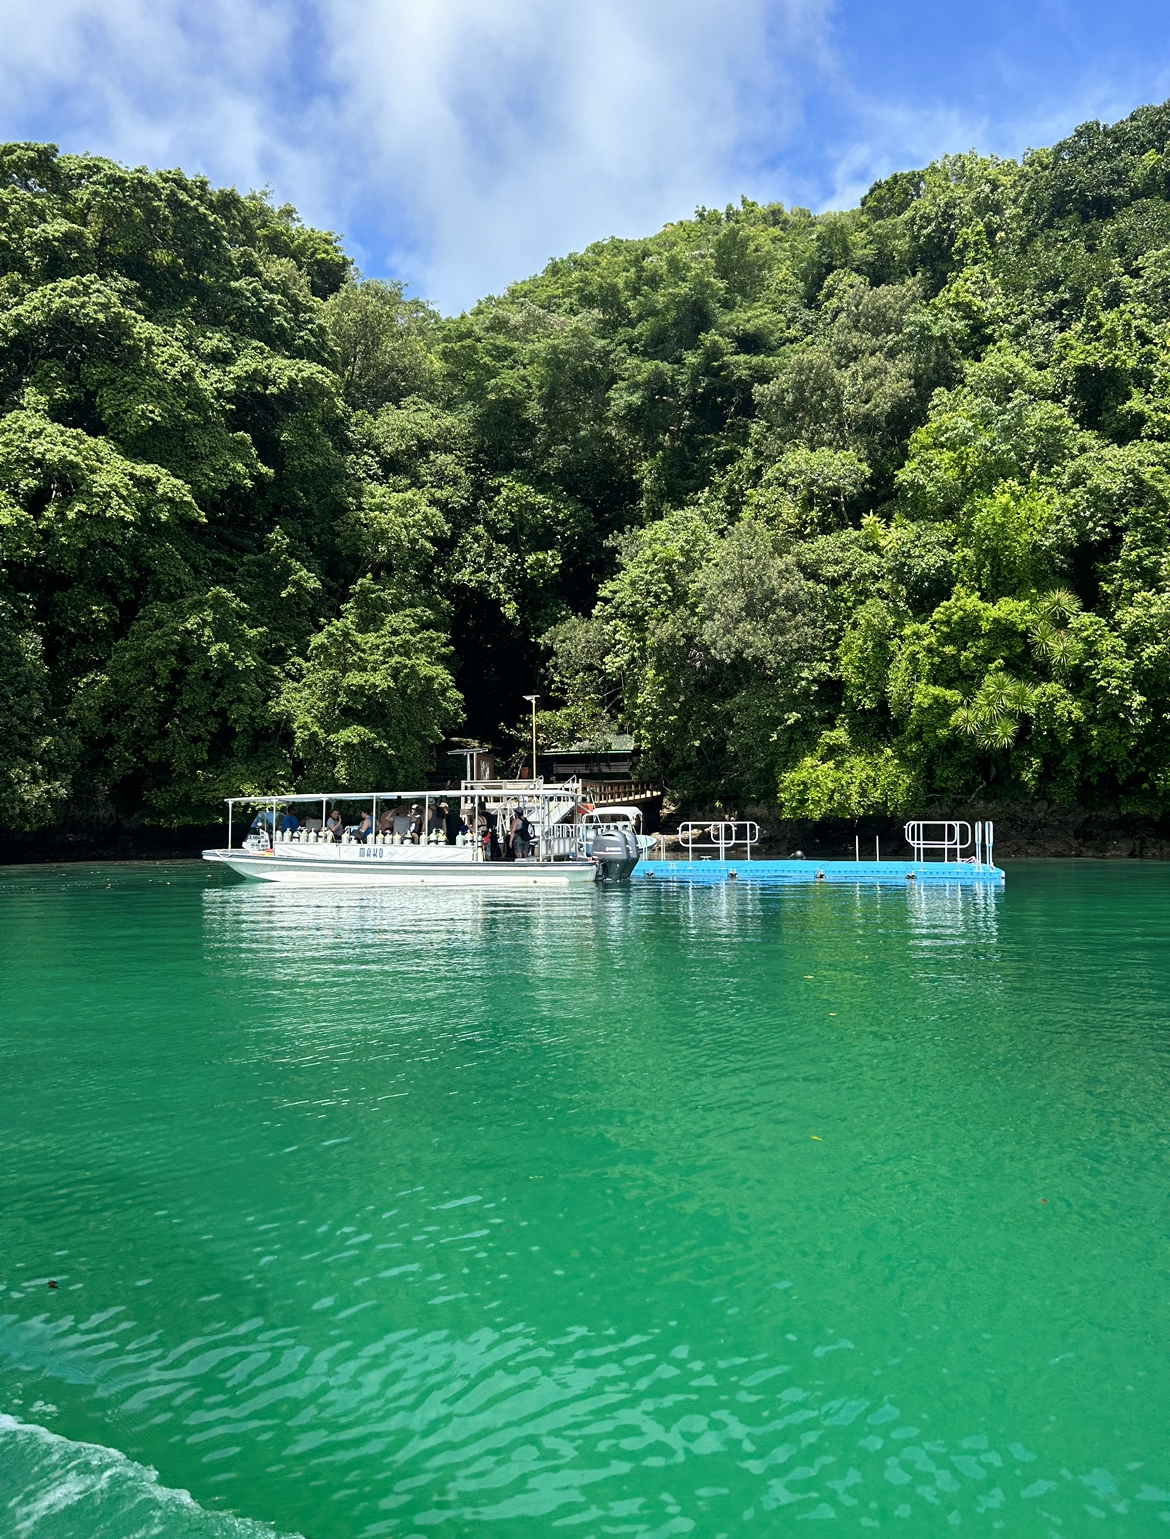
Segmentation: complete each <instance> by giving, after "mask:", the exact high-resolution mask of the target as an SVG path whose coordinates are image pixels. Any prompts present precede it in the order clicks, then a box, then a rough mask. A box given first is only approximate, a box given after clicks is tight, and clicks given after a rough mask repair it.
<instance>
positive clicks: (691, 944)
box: [0, 862, 1170, 1539]
mask: <svg viewBox="0 0 1170 1539" xmlns="http://www.w3.org/2000/svg"><path fill="white" fill-rule="evenodd" d="M0 909H2V913H3V920H4V927H3V933H4V937H5V941H6V945H5V955H4V968H3V972H4V981H3V992H2V996H0V999H2V1006H0V1048H2V1054H3V1056H2V1060H0V1061H2V1066H3V1067H2V1072H0V1247H2V1248H0V1283H2V1284H3V1294H2V1296H0V1533H2V1534H3V1535H5V1536H8V1535H20V1536H28V1539H59V1536H86V1539H90V1536H99V1539H100V1536H106V1535H108V1536H110V1539H128V1536H131V1535H135V1536H136V1535H145V1534H161V1535H165V1536H168V1539H169V1536H174V1535H191V1536H206V1535H212V1536H217V1539H218V1536H221V1535H222V1536H233V1535H244V1534H258V1533H259V1532H261V1529H260V1528H258V1527H256V1526H255V1525H267V1524H271V1525H274V1526H275V1527H276V1528H277V1529H279V1530H280V1531H282V1532H286V1533H290V1534H300V1535H305V1536H310V1539H370V1536H374V1535H382V1534H386V1535H391V1536H394V1539H409V1536H412V1535H413V1536H431V1535H441V1536H446V1539H458V1536H464V1535H468V1536H470V1535H483V1536H485V1539H486V1536H488V1535H498V1536H500V1539H512V1536H516V1539H529V1536H532V1539H536V1536H540V1539H545V1536H550V1539H551V1536H557V1535H564V1536H566V1539H595V1536H596V1539H600V1536H602V1535H636V1536H642V1539H651V1536H655V1539H657V1536H666V1535H677V1534H685V1533H693V1534H695V1535H696V1536H701V1539H716V1536H719V1535H724V1536H732V1535H736V1536H738V1535H741V1534H745V1535H751V1534H753V1533H759V1534H772V1533H778V1532H787V1531H791V1530H793V1528H794V1525H800V1524H801V1523H803V1522H805V1521H814V1522H825V1523H828V1524H835V1525H836V1526H837V1528H838V1529H847V1530H851V1531H852V1530H858V1529H864V1530H872V1529H875V1528H880V1529H883V1530H886V1531H888V1532H892V1533H895V1534H899V1535H903V1536H906V1539H913V1536H917V1535H926V1534H940V1535H941V1534H948V1533H950V1532H952V1531H953V1529H954V1528H956V1527H959V1528H961V1530H962V1531H963V1532H971V1533H975V1534H983V1533H988V1534H990V1533H993V1532H996V1531H1002V1532H1003V1533H1004V1534H1005V1535H1009V1536H1012V1539H1015V1536H1021V1539H1027V1536H1032V1535H1037V1536H1048V1535H1059V1536H1068V1535H1080V1534H1093V1533H1098V1532H1107V1531H1118V1532H1123V1533H1127V1534H1130V1533H1132V1534H1162V1533H1165V1532H1166V1525H1167V1523H1168V1522H1170V1436H1168V1432H1167V1428H1168V1427H1170V1383H1168V1377H1167V1372H1168V1370H1167V1362H1166V1353H1165V1336H1166V1327H1167V1305H1168V1302H1170V1287H1168V1284H1170V1243H1168V1233H1167V1221H1168V1201H1167V1196H1168V1180H1167V1178H1168V1176H1170V1121H1168V1117H1167V1109H1168V1107H1170V1095H1168V1092H1170V867H1167V866H1158V865H1136V864H1124V865H1123V864H1109V865H1101V864H1088V863H1085V864H1074V863H1056V862H1051V863H1034V864H1027V863H1022V864H1017V865H1012V866H1010V867H1009V870H1008V881H1007V886H1006V889H1005V891H1003V892H1002V893H998V894H997V893H992V892H988V891H977V890H974V889H967V890H957V889H954V890H952V889H946V888H939V889H931V888H929V887H922V888H920V889H919V890H910V891H905V890H901V889H893V888H891V889H886V890H880V891H879V890H874V889H866V890H860V889H858V890H855V889H852V888H846V887H827V886H820V887H814V886H809V887H802V888H793V887H788V888H778V889H770V890H765V889H758V888H752V887H748V886H746V885H745V884H742V883H741V884H740V885H739V886H738V887H736V886H733V885H732V886H715V887H706V888H695V889H689V888H685V887H665V886H663V885H653V884H649V883H647V884H644V885H635V886H633V887H631V888H630V889H628V890H625V891H587V892H570V893H564V894H530V893H524V894H500V893H497V894H480V893H470V894H467V893H449V894H443V893H431V892H403V893H377V894H352V893H351V894H343V893H326V894H314V893H312V892H296V891H278V890H275V889H271V888H264V887H260V886H253V885H245V884H242V883H239V882H237V881H235V880H234V879H232V878H230V877H228V876H226V875H225V874H222V873H216V872H214V871H212V870H210V869H208V868H204V867H201V866H197V865H191V864H186V865H181V866H180V865H174V866H166V867H164V866H138V867H128V866H94V867H89V868H83V867H69V868H65V867H56V868H40V869H29V868H26V869H20V870H17V869H8V870H6V871H4V872H0ZM50 1278H52V1279H53V1280H54V1281H55V1282H56V1283H57V1284H58V1286H57V1287H56V1288H52V1289H51V1288H49V1286H48V1279H50ZM184 1493H189V1495H185V1494H184ZM795 1532H796V1533H797V1534H798V1535H799V1533H800V1532H801V1530H800V1528H799V1526H797V1527H796V1528H795Z"/></svg>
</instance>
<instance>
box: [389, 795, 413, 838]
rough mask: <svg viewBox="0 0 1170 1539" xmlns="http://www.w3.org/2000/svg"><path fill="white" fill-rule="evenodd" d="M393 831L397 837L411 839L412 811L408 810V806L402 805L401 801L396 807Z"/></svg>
mask: <svg viewBox="0 0 1170 1539" xmlns="http://www.w3.org/2000/svg"><path fill="white" fill-rule="evenodd" d="M393 832H394V835H395V837H396V838H399V839H409V838H410V813H409V812H407V810H406V808H405V807H404V806H402V804H401V803H399V804H398V805H397V806H396V807H395V808H394V828H393Z"/></svg>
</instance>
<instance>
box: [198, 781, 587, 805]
mask: <svg viewBox="0 0 1170 1539" xmlns="http://www.w3.org/2000/svg"><path fill="white" fill-rule="evenodd" d="M580 789H581V788H580V783H579V782H578V781H577V780H575V779H574V780H567V781H563V782H557V783H554V784H546V783H545V781H544V780H543V778H541V779H537V780H464V781H461V782H460V784H459V785H457V786H446V787H438V788H435V789H433V790H423V791H269V792H268V793H267V794H257V795H254V796H225V797H224V801H225V802H226V803H227V805H228V806H229V807H271V806H273V805H276V806H278V807H285V806H288V805H289V804H290V803H291V802H369V801H379V802H408V801H413V802H420V801H424V800H426V801H435V800H439V801H442V799H443V798H444V797H461V798H463V799H464V800H467V799H469V798H472V797H478V798H479V799H480V800H481V801H483V800H488V799H491V798H494V797H507V798H511V799H515V798H516V797H522V798H527V799H528V800H529V801H536V800H539V799H545V800H548V799H554V798H555V799H556V800H558V801H560V800H564V799H566V798H576V797H577V796H578V795H579V794H580Z"/></svg>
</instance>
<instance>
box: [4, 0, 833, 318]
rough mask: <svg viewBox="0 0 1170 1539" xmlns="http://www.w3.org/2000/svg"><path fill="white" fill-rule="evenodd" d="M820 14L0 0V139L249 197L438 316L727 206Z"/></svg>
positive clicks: (670, 1) (806, 62) (682, 6)
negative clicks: (338, 238)
mask: <svg viewBox="0 0 1170 1539" xmlns="http://www.w3.org/2000/svg"><path fill="white" fill-rule="evenodd" d="M826 4H827V0H731V3H728V0H722V3H720V0H624V3H623V0H580V3H577V4H575V5H571V6H566V5H565V4H564V3H563V0H315V4H314V5H312V6H311V7H309V8H306V9H302V10H300V11H293V10H292V9H291V8H287V7H282V6H279V5H276V4H273V3H266V0H205V3H202V4H198V5H197V4H194V3H191V0H155V3H153V4H151V3H148V0H101V3H98V0H46V3H43V4H34V3H32V0H8V4H6V5H5V7H4V11H3V18H2V20H0V100H3V102H4V103H5V107H4V109H3V121H2V122H0V131H3V132H4V133H5V134H6V135H12V134H23V133H32V134H34V135H35V136H38V137H49V138H57V139H59V140H60V141H61V142H62V143H63V144H64V145H65V146H66V147H67V148H69V149H91V150H93V151H95V152H99V153H103V154H110V155H113V156H115V157H116V158H118V159H122V160H126V161H128V162H130V163H132V164H139V163H143V162H146V163H150V164H155V165H158V164H182V165H183V166H184V168H185V169H188V170H192V171H196V170H197V171H204V172H205V173H206V174H208V175H210V176H212V177H214V178H216V179H217V180H227V181H233V182H236V183H238V184H239V185H241V186H256V185H261V184H263V183H265V182H271V183H273V185H274V187H275V189H276V192H277V194H278V196H281V197H288V198H290V199H291V200H292V201H294V202H296V203H298V205H299V206H300V207H301V208H302V209H303V211H304V212H305V214H306V216H307V217H311V218H314V219H316V220H321V221H322V222H328V223H331V224H333V225H335V226H339V227H342V228H349V229H353V228H354V226H355V223H356V225H357V227H358V229H359V232H360V235H359V238H363V237H364V245H365V247H366V249H365V250H359V257H360V258H361V259H362V260H363V264H364V265H366V266H367V267H368V268H369V270H371V271H381V270H384V265H385V264H386V263H387V262H390V263H392V264H393V265H394V266H396V268H397V270H398V271H400V272H402V271H405V272H406V273H407V274H409V275H410V276H411V277H413V278H415V280H416V286H417V287H418V289H419V290H420V291H421V292H423V293H427V294H429V295H430V296H431V297H433V298H435V299H437V300H438V301H439V302H440V303H442V304H443V305H444V306H446V307H451V306H453V305H459V304H464V303H468V302H470V301H471V300H472V299H473V298H474V297H475V296H476V295H478V294H480V293H483V292H485V291H486V290H489V289H496V288H500V287H503V286H504V285H505V284H506V283H507V282H508V281H509V280H511V279H512V278H515V277H517V276H520V275H522V274H524V273H526V272H529V271H531V270H533V269H534V268H536V267H539V266H541V265H543V263H544V261H545V260H547V258H548V257H549V256H551V255H553V254H554V253H558V252H562V251H565V250H568V249H571V248H573V247H579V246H581V245H583V244H585V243H587V242H588V241H590V240H593V239H596V238H598V237H599V236H601V235H605V234H610V233H621V234H634V233H640V232H642V231H645V230H647V229H652V228H654V227H655V226H656V225H657V224H660V223H662V222H663V221H664V220H665V219H667V218H671V217H678V216H679V215H680V214H685V213H688V212H689V211H690V209H691V207H693V205H694V204H695V203H696V202H701V201H706V202H718V201H720V200H723V199H725V198H728V197H734V196H736V195H737V194H738V193H739V192H740V191H742V190H745V189H746V187H747V185H748V182H749V180H751V179H752V175H753V173H754V171H755V168H756V166H757V164H758V162H759V160H760V158H761V156H762V155H764V154H765V153H774V151H775V148H776V146H777V144H778V143H783V142H784V141H785V139H786V137H787V136H788V135H789V134H790V133H791V132H792V131H793V129H794V128H795V126H796V124H797V123H798V121H799V116H800V101H801V96H802V87H801V84H800V82H801V79H802V77H806V76H807V74H808V72H809V71H810V70H812V69H816V68H817V61H818V55H819V54H821V53H823V50H824V43H823V24H824V14H825V8H826ZM294 18H295V19H296V20H295V22H294Z"/></svg>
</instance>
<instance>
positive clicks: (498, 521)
mask: <svg viewBox="0 0 1170 1539" xmlns="http://www.w3.org/2000/svg"><path fill="white" fill-rule="evenodd" d="M0 188H2V191H0V379H2V384H0V407H2V410H3V418H2V420H0V535H2V540H3V549H2V554H3V563H4V571H3V587H2V588H0V608H2V610H3V615H2V622H3V623H2V627H0V713H2V714H3V717H4V718H5V722H4V728H3V733H2V737H0V819H2V820H3V822H4V823H5V824H7V825H8V826H10V827H34V826H37V825H38V824H43V823H47V822H50V821H52V820H54V819H56V818H58V817H59V816H60V815H61V814H62V812H63V811H65V810H67V809H68V808H71V807H72V808H77V807H79V806H84V807H99V806H101V807H112V808H114V809H116V810H117V811H119V812H122V813H123V814H125V813H129V812H138V811H141V812H142V813H143V814H144V816H146V817H147V818H148V819H152V820H155V821H159V822H183V821H201V820H203V819H206V818H209V817H214V816H215V812H216V804H217V802H218V799H219V798H220V797H221V796H223V795H225V794H228V793H229V792H231V791H244V790H261V789H263V790H269V789H272V790H275V789H292V788H293V787H294V786H296V785H305V784H308V783H309V782H312V783H313V784H314V785H319V784H321V783H323V782H326V781H328V782H330V783H332V784H338V783H341V782H347V783H350V784H353V785H364V784H368V783H372V782H375V781H378V782H381V783H382V784H383V785H387V784H389V783H390V782H391V781H399V782H401V781H403V780H415V781H417V780H418V779H419V778H420V777H421V776H422V774H423V773H424V772H425V769H426V767H427V764H428V756H429V760H430V762H431V763H437V762H438V763H442V761H437V760H436V759H435V754H436V751H437V748H438V745H439V744H440V743H441V741H442V739H443V737H444V735H446V734H448V733H451V732H467V733H474V734H477V735H487V736H491V737H494V738H495V739H496V741H497V742H499V743H501V744H502V743H504V742H506V741H507V733H508V731H509V729H510V728H512V727H513V726H515V725H516V724H517V723H518V722H519V720H520V718H521V717H522V713H523V711H524V710H525V709H526V708H525V707H524V705H523V702H522V701H521V699H520V696H521V694H522V693H524V692H525V691H529V690H531V689H533V688H537V689H540V690H541V691H542V693H543V694H544V695H545V697H546V701H547V703H548V705H549V707H550V708H549V709H548V710H547V711H545V712H543V713H542V716H541V732H542V739H543V741H544V742H545V743H546V744H552V743H554V742H556V741H558V740H559V741H565V740H570V739H575V738H578V737H581V736H598V737H600V736H603V735H604V734H606V733H607V732H609V731H613V730H616V729H619V728H621V729H627V730H630V731H632V732H633V733H634V734H635V737H636V739H637V741H638V743H639V744H640V746H641V749H642V765H643V768H644V770H645V771H646V772H647V773H651V774H654V775H657V776H660V777H661V778H662V779H664V780H665V782H666V783H667V785H668V786H670V787H671V788H672V790H673V791H674V792H675V793H676V794H677V795H678V796H679V797H681V798H684V799H687V800H689V801H691V802H694V803H707V804H710V803H712V802H715V801H720V802H722V803H723V804H724V805H734V804H742V803H744V802H747V801H760V800H764V801H767V800H772V801H775V800H776V799H777V797H778V798H779V802H780V805H781V807H782V809H783V810H784V811H785V812H787V813H788V814H789V815H792V816H800V817H810V816H811V817H820V816H827V815H840V816H857V815H860V814H863V813H868V812H880V811H890V812H899V811H901V810H903V809H906V808H909V807H911V806H915V805H920V804H923V803H925V802H926V801H929V800H938V799H950V800H956V799H959V798H962V797H966V796H972V795H978V796H980V797H981V798H983V799H984V800H986V799H988V798H995V797H1021V796H1022V797H1026V796H1032V795H1039V794H1042V795H1044V796H1046V797H1048V798H1050V799H1056V800H1064V801H1073V800H1076V801H1079V802H1081V803H1084V804H1090V805H1092V804H1101V805H1111V806H1116V807H1119V808H1121V809H1129V810H1134V811H1148V812H1151V813H1154V812H1161V811H1164V810H1166V809H1167V808H1168V807H1170V105H1168V106H1166V107H1157V108H1153V107H1151V108H1142V109H1140V110H1139V111H1138V112H1136V113H1134V114H1133V115H1132V116H1131V117H1130V118H1128V119H1126V120H1125V121H1124V122H1123V123H1120V124H1117V125H1115V126H1113V127H1110V128H1106V127H1102V126H1101V125H1098V124H1090V125H1086V126H1085V127H1083V128H1081V129H1079V130H1078V131H1077V132H1076V133H1075V134H1074V135H1073V136H1072V137H1071V138H1069V139H1068V140H1066V141H1064V142H1063V143H1061V144H1059V145H1056V146H1055V147H1054V148H1052V149H1051V150H1039V151H1035V152H1033V153H1031V154H1029V155H1028V156H1027V157H1026V158H1025V159H1024V160H1023V161H1022V162H1021V163H1019V164H1017V163H1015V162H1010V161H998V160H995V159H986V158H981V157H979V156H976V155H974V154H971V155H964V156H956V157H953V158H949V159H946V160H943V161H940V162H938V163H936V164H934V165H932V166H930V167H928V168H927V169H925V170H923V171H919V172H907V173H902V174H899V175H897V176H894V177H891V178H889V179H887V180H886V181H884V182H881V183H878V184H877V185H876V186H874V187H873V188H871V189H870V192H869V193H868V195H867V196H866V197H865V198H864V199H863V201H862V205H861V207H860V208H859V209H856V210H852V211H850V212H847V213H841V214H827V215H822V216H818V217H812V216H810V215H809V214H808V213H807V211H805V210H801V209H789V210H785V209H784V208H782V207H781V206H779V205H775V204H773V205H768V206H759V205H756V204H753V203H750V202H747V201H744V202H743V203H742V204H741V205H740V206H739V207H737V208H728V209H726V210H724V211H721V212H719V211H707V210H700V211H699V212H698V213H697V214H696V215H695V217H694V218H693V219H690V220H686V221H680V222H679V223H677V224H674V225H669V226H667V227H666V228H665V229H664V230H662V231H660V232H659V233H658V234H657V235H654V236H651V237H649V238H647V239H645V240H633V241H631V240H621V241H619V240H611V241H604V242H601V243H599V244H598V245H595V246H592V247H590V248H589V249H588V250H586V251H585V252H583V253H581V254H579V255H575V256H570V257H566V258H564V259H561V260H558V261H554V262H552V263H550V265H549V266H548V267H547V268H546V270H545V271H544V272H543V273H541V274H540V275H539V276H537V277H535V278H531V279H528V280H526V281H524V282H522V283H517V284H516V285H514V286H513V287H512V288H511V289H509V290H508V292H507V293H506V294H504V295H502V296H500V297H497V298H492V299H488V300H485V301H484V302H482V303H481V304H480V305H478V306H476V307H475V309H474V310H472V311H471V312H470V313H469V314H466V315H463V316H460V317H457V318H452V319H444V318H442V317H440V316H438V315H436V314H435V313H434V312H433V311H432V310H430V309H429V308H428V307H427V306H426V305H425V304H424V303H422V302H421V301H417V300H410V299H407V298H405V297H404V296H403V293H402V291H401V290H400V289H399V288H397V287H396V286H394V285H392V284H384V283H373V282H363V281H361V280H360V278H359V277H358V276H357V275H356V274H355V273H354V272H353V271H352V268H351V265H350V263H349V262H348V260H347V258H346V257H345V255H344V254H343V252H342V250H341V248H340V246H339V243H338V241H337V240H336V239H335V238H334V237H333V236H331V235H328V234H325V233H322V232H319V231H315V230H311V229H308V228H306V227H304V226H303V225H302V224H301V223H300V222H299V220H298V219H297V217H296V215H295V213H294V212H293V211H292V210H291V209H289V208H276V207H274V206H272V204H271V203H270V202H268V201H266V200H265V199H264V198H262V197H258V196H254V195H252V196H246V197H245V196H241V195H240V194H238V193H236V192H232V191H223V190H216V189H213V188H211V187H209V186H208V185H207V184H206V183H205V182H203V181H200V180H198V179H192V178H187V177H184V176H183V175H181V174H180V173H178V172H162V173H148V172H145V171H128V170H125V169H124V168H121V167H118V166H115V165H113V164H111V163H109V162H106V161H102V160H97V159H92V158H80V157H73V156H62V155H58V154H57V153H56V151H55V150H54V149H53V148H52V147H47V146H34V145H9V146H7V147H5V148H3V150H0ZM443 767H444V768H445V767H446V766H445V764H444V765H443Z"/></svg>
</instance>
